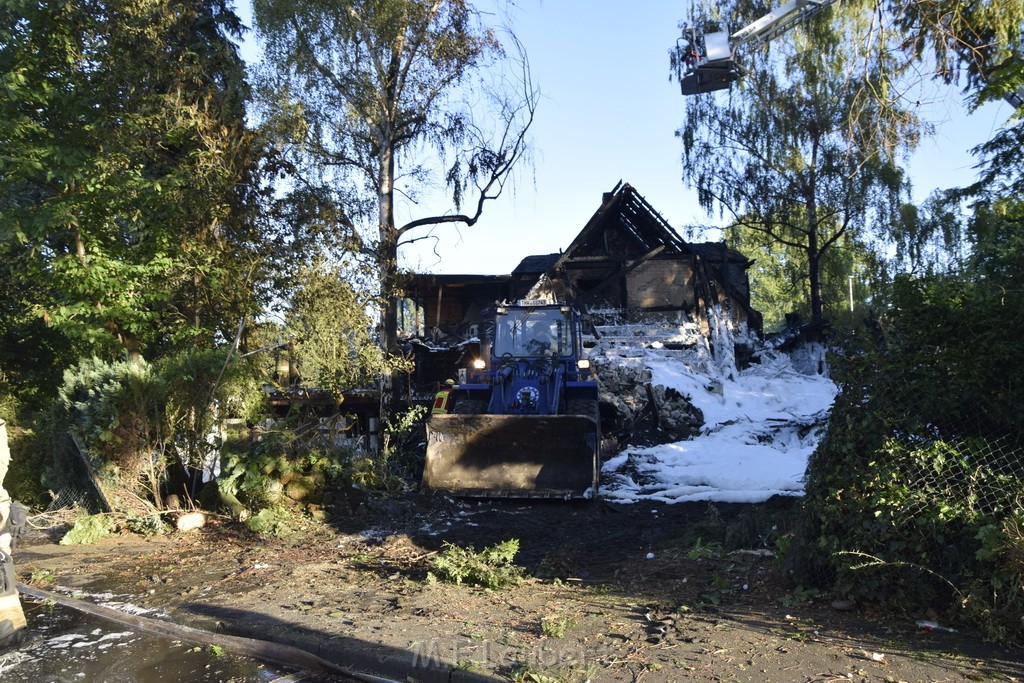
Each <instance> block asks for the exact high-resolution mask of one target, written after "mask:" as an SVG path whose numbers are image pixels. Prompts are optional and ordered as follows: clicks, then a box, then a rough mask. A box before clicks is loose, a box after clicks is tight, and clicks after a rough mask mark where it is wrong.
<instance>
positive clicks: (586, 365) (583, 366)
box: [576, 358, 590, 370]
mask: <svg viewBox="0 0 1024 683" xmlns="http://www.w3.org/2000/svg"><path fill="white" fill-rule="evenodd" d="M576 367H577V369H579V370H589V369H590V359H589V358H580V359H579V360H578V361H576Z"/></svg>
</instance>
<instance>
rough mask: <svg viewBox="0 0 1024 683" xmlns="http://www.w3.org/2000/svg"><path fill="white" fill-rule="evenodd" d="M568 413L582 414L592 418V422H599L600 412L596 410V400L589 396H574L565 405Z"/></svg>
mask: <svg viewBox="0 0 1024 683" xmlns="http://www.w3.org/2000/svg"><path fill="white" fill-rule="evenodd" d="M566 412H567V413H568V414H569V415H584V416H586V417H592V418H594V422H596V423H597V424H601V412H600V411H599V410H598V407H597V401H595V400H593V399H589V398H574V399H573V400H571V401H569V403H568V404H567V406H566Z"/></svg>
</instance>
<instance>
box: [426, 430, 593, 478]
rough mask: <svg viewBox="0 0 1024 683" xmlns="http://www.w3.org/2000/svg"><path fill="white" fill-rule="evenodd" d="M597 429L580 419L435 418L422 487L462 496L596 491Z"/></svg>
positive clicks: (428, 438)
mask: <svg viewBox="0 0 1024 683" xmlns="http://www.w3.org/2000/svg"><path fill="white" fill-rule="evenodd" d="M599 443H600V438H599V434H598V427H597V424H596V423H595V422H594V420H593V419H592V418H589V417H584V416H582V415H434V416H433V417H431V418H430V420H429V421H428V422H427V462H426V466H425V467H424V470H423V486H424V487H425V488H427V489H432V490H436V491H445V492H448V493H451V494H454V495H458V496H486V497H499V498H501V497H509V498H516V497H528V498H585V497H590V496H592V495H594V494H596V493H597V479H598V444H599Z"/></svg>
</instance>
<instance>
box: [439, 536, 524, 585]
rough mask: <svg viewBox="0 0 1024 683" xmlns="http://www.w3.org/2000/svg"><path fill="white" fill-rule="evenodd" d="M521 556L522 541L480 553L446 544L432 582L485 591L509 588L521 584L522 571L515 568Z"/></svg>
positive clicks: (499, 545) (500, 545) (513, 540)
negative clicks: (519, 553)
mask: <svg viewBox="0 0 1024 683" xmlns="http://www.w3.org/2000/svg"><path fill="white" fill-rule="evenodd" d="M518 552H519V540H518V539H514V538H513V539H510V540H508V541H503V542H501V543H498V544H495V545H493V546H491V547H490V548H484V549H483V550H481V551H480V552H476V551H475V550H474V549H473V548H472V547H470V548H460V547H459V546H457V545H453V544H451V543H445V544H444V547H443V549H442V550H441V552H440V554H438V555H437V556H436V557H435V558H434V561H433V565H434V569H433V571H432V572H430V573H429V574H428V580H435V581H442V582H445V583H454V584H455V585H456V586H461V585H462V584H464V583H465V584H468V585H471V586H482V587H484V588H505V587H508V586H513V585H516V584H518V583H520V582H521V581H522V579H523V572H522V569H520V568H519V567H516V566H515V565H514V564H512V561H513V560H514V559H515V556H516V553H518Z"/></svg>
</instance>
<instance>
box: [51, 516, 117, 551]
mask: <svg viewBox="0 0 1024 683" xmlns="http://www.w3.org/2000/svg"><path fill="white" fill-rule="evenodd" d="M116 531H117V521H116V520H115V519H114V518H113V517H112V516H110V515H105V514H101V515H88V516H85V517H79V518H78V519H77V520H76V521H75V523H74V524H73V525H72V526H71V529H70V530H69V531H68V532H67V533H65V534H64V537H63V538H61V539H60V544H61V545H88V544H90V543H95V542H96V541H98V540H99V539H101V538H104V537H106V536H111V535H113V534H114V533H115V532H116Z"/></svg>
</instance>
